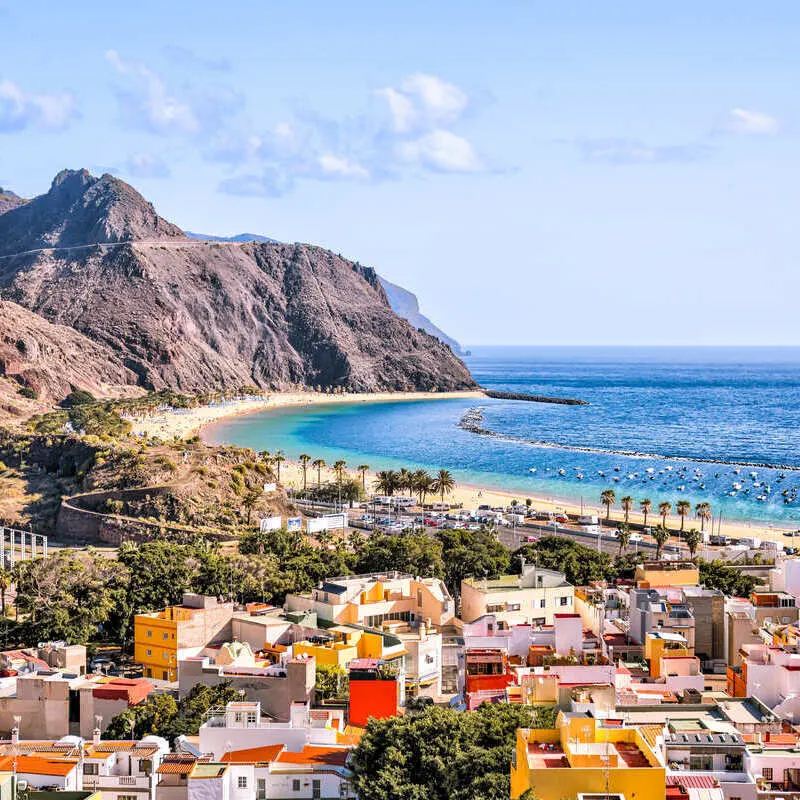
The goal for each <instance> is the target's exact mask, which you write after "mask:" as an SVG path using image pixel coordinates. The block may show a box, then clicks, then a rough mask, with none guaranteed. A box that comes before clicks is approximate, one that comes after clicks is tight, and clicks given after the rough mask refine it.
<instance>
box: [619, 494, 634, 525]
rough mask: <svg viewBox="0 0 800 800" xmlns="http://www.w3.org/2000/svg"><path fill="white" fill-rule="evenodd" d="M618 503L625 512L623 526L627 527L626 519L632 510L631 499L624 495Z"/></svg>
mask: <svg viewBox="0 0 800 800" xmlns="http://www.w3.org/2000/svg"><path fill="white" fill-rule="evenodd" d="M619 502H620V505H621V506H622V510H623V511H624V512H625V524H626V525H627V524H628V517H629V516H630V513H631V511H632V510H633V498H632V497H631V496H630V495H629V494H626V495H625V497H623V498H622V500H620V501H619Z"/></svg>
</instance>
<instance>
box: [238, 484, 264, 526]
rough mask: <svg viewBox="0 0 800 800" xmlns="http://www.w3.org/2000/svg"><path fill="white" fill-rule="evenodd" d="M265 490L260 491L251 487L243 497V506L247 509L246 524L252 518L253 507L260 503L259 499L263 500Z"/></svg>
mask: <svg viewBox="0 0 800 800" xmlns="http://www.w3.org/2000/svg"><path fill="white" fill-rule="evenodd" d="M262 494H263V492H262V491H259V490H258V489H251V490H250V491H248V492H247V494H246V495H245V496H244V497H243V498H242V506H243V507H244V509H245V511H247V520H246V524H247V525H249V524H250V520H251V518H252V516H253V509H254V508H255V507H256V506H257V505H258V502H259V500H261V496H262Z"/></svg>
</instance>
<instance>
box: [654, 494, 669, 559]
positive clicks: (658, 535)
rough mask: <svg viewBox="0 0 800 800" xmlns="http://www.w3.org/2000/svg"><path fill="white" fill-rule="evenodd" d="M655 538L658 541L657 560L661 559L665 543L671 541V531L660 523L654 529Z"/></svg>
mask: <svg viewBox="0 0 800 800" xmlns="http://www.w3.org/2000/svg"><path fill="white" fill-rule="evenodd" d="M662 505H663V504H662ZM653 540H654V541H655V543H656V561H660V560H661V551H662V549H663V548H664V545H665V544H666V543H667V542H668V541H669V531H668V530H667V529H666V528H665V527H664V526H663V525H659V526H658V527H657V528H656V529H655V530H654V531H653Z"/></svg>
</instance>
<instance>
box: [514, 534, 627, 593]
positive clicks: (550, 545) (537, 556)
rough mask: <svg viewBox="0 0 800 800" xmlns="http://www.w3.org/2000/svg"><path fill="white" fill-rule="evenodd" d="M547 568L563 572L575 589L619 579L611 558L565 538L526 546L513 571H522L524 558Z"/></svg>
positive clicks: (543, 540)
mask: <svg viewBox="0 0 800 800" xmlns="http://www.w3.org/2000/svg"><path fill="white" fill-rule="evenodd" d="M522 558H524V559H525V562H526V563H528V564H537V565H538V566H540V567H543V568H544V569H554V570H557V571H558V572H563V573H564V575H565V577H566V579H567V581H568V582H569V583H571V584H573V585H574V586H585V585H586V584H588V583H589V582H590V581H601V580H610V579H612V578H614V577H615V573H614V567H613V565H612V563H611V556H609V555H608V553H598V552H597V551H596V550H594V549H592V548H590V547H586V546H584V545H582V544H578V543H577V542H574V541H573V540H572V539H568V538H566V537H565V536H544V537H542V538H541V539H539V540H538V541H537V542H532V543H528V544H524V545H522V547H520V548H519V550H517V551H516V552H515V553H514V555H513V557H512V559H511V572H512V573H518V572H519V571H520V566H521V559H522Z"/></svg>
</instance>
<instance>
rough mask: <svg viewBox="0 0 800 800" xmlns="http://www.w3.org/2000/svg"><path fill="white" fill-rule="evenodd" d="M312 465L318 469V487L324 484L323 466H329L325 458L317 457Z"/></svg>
mask: <svg viewBox="0 0 800 800" xmlns="http://www.w3.org/2000/svg"><path fill="white" fill-rule="evenodd" d="M311 466H312V467H314V469H315V470H316V471H317V489H319V487H320V486H322V468H323V467H324V466H327V465H326V464H325V459H324V458H315V459H314V460H313V461H312V462H311Z"/></svg>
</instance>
